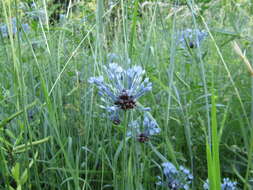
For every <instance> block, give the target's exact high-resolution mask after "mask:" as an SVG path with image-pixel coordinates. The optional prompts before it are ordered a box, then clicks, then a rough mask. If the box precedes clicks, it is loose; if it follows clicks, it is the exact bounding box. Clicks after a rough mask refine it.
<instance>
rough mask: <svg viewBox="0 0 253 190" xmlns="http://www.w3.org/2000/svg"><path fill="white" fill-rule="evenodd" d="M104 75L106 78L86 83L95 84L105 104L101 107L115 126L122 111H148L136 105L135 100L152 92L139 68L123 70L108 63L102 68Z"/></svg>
mask: <svg viewBox="0 0 253 190" xmlns="http://www.w3.org/2000/svg"><path fill="white" fill-rule="evenodd" d="M104 73H105V76H106V78H104V77H103V76H102V75H101V76H98V77H90V78H89V80H88V82H89V83H92V84H95V85H96V86H97V88H98V89H99V94H100V95H101V100H102V101H103V102H104V104H105V105H102V106H101V107H102V108H104V109H106V110H107V111H108V112H109V113H110V118H111V119H112V120H113V121H114V123H115V124H119V123H120V118H119V115H120V112H121V111H122V110H123V111H127V110H131V109H134V108H138V109H141V110H144V111H147V110H149V108H142V107H140V106H138V105H137V100H138V99H139V98H140V97H141V96H143V95H144V94H145V93H147V92H149V91H151V90H152V83H151V82H149V78H145V79H144V80H143V76H144V74H145V71H144V70H143V69H142V68H141V67H140V66H133V67H131V68H128V69H126V70H124V69H123V68H122V67H121V66H119V65H118V64H116V63H110V64H109V65H108V67H106V66H104Z"/></svg>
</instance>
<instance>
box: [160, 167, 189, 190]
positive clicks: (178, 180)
mask: <svg viewBox="0 0 253 190" xmlns="http://www.w3.org/2000/svg"><path fill="white" fill-rule="evenodd" d="M162 166H163V174H164V176H165V178H166V181H162V180H161V177H158V179H159V181H158V182H157V185H161V186H165V187H169V189H171V190H181V189H182V190H188V189H190V185H191V183H192V180H193V175H192V174H191V172H190V171H189V170H188V169H186V168H185V167H183V166H180V167H179V168H178V169H177V168H176V167H175V166H174V165H173V164H172V163H171V162H165V163H163V164H162Z"/></svg>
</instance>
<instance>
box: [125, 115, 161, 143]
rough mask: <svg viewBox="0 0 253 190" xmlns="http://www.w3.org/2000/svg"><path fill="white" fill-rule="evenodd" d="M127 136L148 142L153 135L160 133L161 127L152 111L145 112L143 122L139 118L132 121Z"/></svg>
mask: <svg viewBox="0 0 253 190" xmlns="http://www.w3.org/2000/svg"><path fill="white" fill-rule="evenodd" d="M128 127H129V129H128V131H127V136H131V137H135V138H137V140H138V141H139V142H142V143H143V142H146V141H148V140H149V138H150V137H151V136H153V135H156V134H158V133H160V131H161V129H160V128H159V127H158V124H157V122H156V120H155V119H154V118H153V117H152V116H151V114H150V113H148V112H145V113H144V119H143V124H142V125H141V124H140V122H139V121H138V120H135V121H132V122H131V123H130V124H129V125H128Z"/></svg>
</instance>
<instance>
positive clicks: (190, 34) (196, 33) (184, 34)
mask: <svg viewBox="0 0 253 190" xmlns="http://www.w3.org/2000/svg"><path fill="white" fill-rule="evenodd" d="M206 37H207V32H205V31H204V30H199V29H186V30H183V31H181V32H179V34H178V44H180V46H181V48H183V49H185V48H187V47H189V48H196V47H199V46H200V44H201V42H202V41H203V40H204V39H205V38H206Z"/></svg>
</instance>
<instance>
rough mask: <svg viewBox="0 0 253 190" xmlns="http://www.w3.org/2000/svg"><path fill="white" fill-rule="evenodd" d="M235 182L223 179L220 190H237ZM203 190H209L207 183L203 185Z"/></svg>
mask: <svg viewBox="0 0 253 190" xmlns="http://www.w3.org/2000/svg"><path fill="white" fill-rule="evenodd" d="M236 185H237V182H234V181H231V180H230V179H229V178H223V183H222V184H221V190H237V186H236ZM203 188H204V190H209V182H208V180H206V181H205V183H204V185H203Z"/></svg>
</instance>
